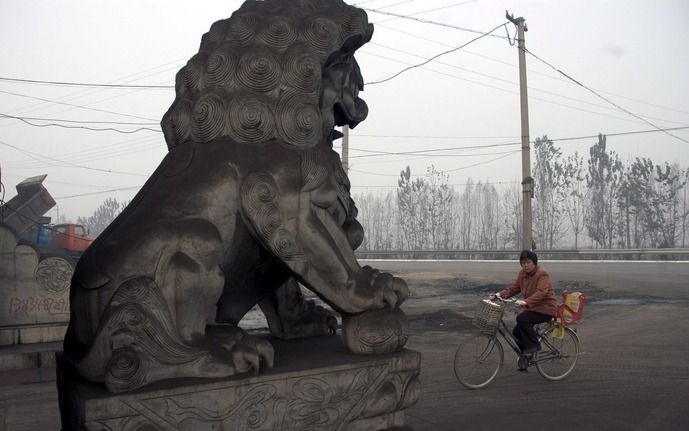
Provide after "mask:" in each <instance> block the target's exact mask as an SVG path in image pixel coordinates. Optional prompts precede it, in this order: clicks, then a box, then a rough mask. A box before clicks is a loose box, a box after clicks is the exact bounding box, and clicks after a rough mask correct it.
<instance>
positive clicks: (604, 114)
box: [360, 45, 682, 124]
mask: <svg viewBox="0 0 689 431" xmlns="http://www.w3.org/2000/svg"><path fill="white" fill-rule="evenodd" d="M379 46H383V45H379ZM360 51H361V52H362V53H364V54H368V55H372V56H375V57H377V58H382V59H384V60H389V61H394V62H396V63H401V64H410V63H407V62H405V61H401V60H398V59H395V58H390V57H385V56H383V55H380V54H374V53H371V52H369V51H367V50H365V49H362V50H360ZM410 55H416V54H411V53H410ZM438 64H443V65H446V66H448V67H453V68H455V69H460V70H466V71H468V72H470V73H475V74H479V75H482V76H484V77H487V78H491V79H496V80H500V81H503V82H506V83H509V84H510V85H515V83H513V82H511V81H508V80H505V79H501V78H495V77H492V76H489V75H485V74H481V73H479V72H474V71H471V70H468V69H464V68H461V67H459V66H455V65H451V64H448V63H443V62H438ZM423 69H424V70H427V71H429V72H433V73H436V74H439V75H444V76H447V77H450V78H452V79H457V80H459V81H466V82H470V83H472V84H476V85H480V86H481V87H486V88H492V89H494V90H498V91H503V92H505V93H510V94H517V95H518V94H519V92H517V91H512V90H507V89H505V88H502V87H497V86H495V85H490V84H486V83H483V82H480V81H475V80H473V79H468V78H462V77H459V76H457V75H454V74H450V73H445V72H440V71H438V70H434V69H430V68H427V67H424V68H423ZM535 90H536V91H539V92H541V93H546V94H550V95H553V96H556V97H561V98H565V99H569V100H572V101H575V102H579V103H584V104H588V105H593V106H597V107H600V108H603V109H610V110H613V111H616V110H615V109H614V108H609V107H607V106H603V105H598V104H595V103H591V102H587V101H583V100H578V99H574V98H571V97H566V96H561V95H559V94H555V93H552V92H549V91H545V90H540V89H537V88H536V89H535ZM529 99H530V100H538V101H541V102H545V103H550V104H552V105H557V106H562V107H564V108H568V109H573V110H576V111H581V112H587V113H589V114H594V115H599V116H603V117H608V118H614V119H616V120H622V121H628V122H633V123H637V122H638V121H635V120H632V119H630V118H627V117H619V116H615V115H610V114H606V113H603V112H596V111H591V110H589V109H584V108H580V107H578V106H573V105H568V104H565V103H559V102H555V101H553V100H548V99H544V98H542V97H536V96H531V97H530V98H529ZM660 120H661V121H665V122H668V123H674V124H682V123H678V122H676V121H669V120H664V119H660Z"/></svg>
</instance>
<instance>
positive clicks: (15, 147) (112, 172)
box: [0, 141, 148, 177]
mask: <svg viewBox="0 0 689 431" xmlns="http://www.w3.org/2000/svg"><path fill="white" fill-rule="evenodd" d="M0 144H2V145H5V146H7V147H10V148H13V149H15V150H17V151H19V152H20V153H22V154H25V155H27V156H29V157H31V158H32V159H34V160H37V161H41V162H44V163H46V164H48V165H50V164H51V163H49V162H46V161H44V160H41V159H45V160H49V161H53V162H57V163H60V164H55V163H53V164H52V166H58V167H66V166H68V167H73V168H80V169H87V170H90V171H98V172H106V173H110V174H121V175H133V176H137V177H148V175H144V174H136V173H133V172H121V171H113V170H111V169H99V168H92V167H90V166H82V165H77V164H75V163H69V162H65V161H63V160H59V159H55V158H53V157H47V156H42V155H40V154H37V153H34V152H31V151H27V150H23V149H21V148H19V147H17V146H15V145H12V144H8V143H7V142H4V141H0ZM65 165H66V166H65Z"/></svg>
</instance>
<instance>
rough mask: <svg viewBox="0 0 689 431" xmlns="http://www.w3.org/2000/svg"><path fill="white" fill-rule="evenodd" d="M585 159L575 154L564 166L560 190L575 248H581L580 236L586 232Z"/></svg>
mask: <svg viewBox="0 0 689 431" xmlns="http://www.w3.org/2000/svg"><path fill="white" fill-rule="evenodd" d="M585 181H586V177H585V173H584V158H583V157H581V156H580V155H579V153H577V152H575V153H574V155H572V156H569V157H568V158H567V161H566V162H565V165H564V184H563V187H562V188H561V189H560V195H561V199H562V204H563V207H562V208H563V211H564V213H565V215H566V216H567V220H568V221H569V227H570V229H571V232H572V234H573V235H574V248H575V249H577V248H579V235H580V234H581V233H582V231H583V230H584V202H585V198H586V194H587V188H586V182H585Z"/></svg>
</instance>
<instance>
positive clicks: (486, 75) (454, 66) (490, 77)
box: [366, 43, 682, 124]
mask: <svg viewBox="0 0 689 431" xmlns="http://www.w3.org/2000/svg"><path fill="white" fill-rule="evenodd" d="M370 45H373V46H379V47H381V48H384V49H387V50H390V51H395V52H399V53H402V54H406V55H411V56H414V57H419V58H423V56H421V55H418V54H415V53H413V52H409V51H405V50H402V49H399V48H394V47H391V46H387V45H383V44H380V43H370ZM366 53H367V54H369V55H376V54H372V53H369V52H366ZM380 57H381V58H383V57H382V56H380ZM388 59H389V60H392V61H395V62H399V63H402V64H409V63H406V62H403V61H400V60H395V59H390V58H388ZM437 64H442V65H443V66H447V67H451V68H453V69H457V70H461V71H464V72H468V73H471V74H474V75H479V76H481V77H483V78H488V79H493V80H495V81H499V82H504V83H507V84H510V85H519V84H518V83H516V82H514V81H511V80H508V79H503V78H499V77H497V76H493V75H489V74H487V73H482V72H478V71H475V70H471V69H467V68H465V67H461V66H457V65H454V64H450V63H445V62H442V61H438V62H437ZM425 69H426V70H429V71H431V72H435V73H441V72H438V71H435V70H432V69H428V68H425ZM448 76H452V75H448ZM456 79H461V80H466V81H468V82H472V83H475V84H477V85H481V86H486V87H488V88H494V89H498V90H503V91H506V92H510V91H509V90H504V89H501V88H500V87H493V86H490V85H487V84H483V83H481V82H477V81H472V80H467V79H465V78H459V77H457V78H456ZM563 82H565V81H563ZM529 90H530V91H537V92H539V93H544V94H548V95H550V96H555V97H559V98H563V99H567V100H570V101H574V102H578V103H583V104H585V105H591V106H595V107H598V108H603V109H607V110H612V111H617V109H616V108H613V107H610V106H608V105H601V104H598V103H593V102H588V101H586V100H581V99H575V98H573V97H568V96H563V95H562V94H558V93H554V92H552V91H547V90H542V89H539V88H536V87H529ZM515 94H518V93H515ZM532 98H533V99H535V100H541V101H544V102H547V103H557V102H552V101H549V100H547V99H541V98H537V97H532ZM562 106H565V107H568V108H571V109H578V110H581V111H582V112H589V113H594V114H597V115H605V114H602V113H597V112H593V111H588V110H584V109H582V108H577V107H573V106H568V105H562ZM613 118H619V119H622V120H626V118H620V117H613ZM647 118H651V119H655V120H660V121H664V122H667V123H675V124H682V123H678V122H675V121H668V120H665V119H662V118H653V117H647Z"/></svg>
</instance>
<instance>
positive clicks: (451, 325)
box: [370, 262, 689, 431]
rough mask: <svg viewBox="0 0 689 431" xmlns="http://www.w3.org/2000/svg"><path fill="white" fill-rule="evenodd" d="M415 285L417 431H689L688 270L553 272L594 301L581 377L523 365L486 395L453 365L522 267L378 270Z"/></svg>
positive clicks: (509, 357)
mask: <svg viewBox="0 0 689 431" xmlns="http://www.w3.org/2000/svg"><path fill="white" fill-rule="evenodd" d="M370 264H371V265H372V266H378V267H381V268H385V269H389V270H391V271H392V272H394V273H398V274H400V275H402V276H404V277H407V279H408V281H409V284H410V288H411V291H412V298H411V299H410V300H409V303H408V305H407V306H406V307H405V309H407V313H408V314H409V315H410V316H411V327H412V334H413V335H412V337H411V339H410V342H409V344H408V346H409V347H410V348H412V349H415V350H418V351H420V352H422V355H423V357H422V376H421V380H422V384H423V388H424V389H423V395H422V397H421V399H420V401H419V403H418V404H417V405H416V406H414V407H413V408H411V409H410V410H408V412H407V422H408V423H409V424H410V425H412V426H413V428H414V430H415V431H427V430H428V431H430V430H499V429H516V430H532V429H557V430H559V431H562V430H578V431H582V430H606V429H607V430H615V431H617V430H687V429H689V409H688V408H687V406H689V263H646V262H635V263H627V262H625V263H600V262H597V263H591V262H565V263H560V262H543V266H544V267H545V268H546V269H547V270H548V271H549V272H550V273H551V274H552V278H553V280H554V282H555V284H556V287H557V290H559V291H561V290H562V289H563V288H570V289H571V290H574V289H577V290H581V291H584V292H585V293H586V294H587V295H588V297H589V303H588V304H587V308H586V310H585V316H584V321H583V322H582V323H581V324H580V325H579V328H578V333H579V336H580V338H581V341H582V348H583V354H582V355H581V356H580V360H579V363H578V365H577V368H576V370H575V372H574V374H573V375H571V376H570V377H569V378H568V379H566V380H564V381H562V382H549V381H546V380H545V379H543V378H542V377H541V376H540V375H539V374H538V373H537V372H536V371H535V370H533V371H531V370H530V371H529V372H528V373H526V374H525V373H520V372H518V371H516V357H515V356H514V355H513V354H512V353H511V352H506V357H505V365H504V367H503V369H502V371H501V372H500V374H499V375H498V377H497V378H496V380H494V381H493V382H492V384H491V385H490V386H489V387H488V388H485V389H482V390H474V391H471V390H467V389H464V388H463V387H462V386H461V385H460V384H459V383H458V382H457V381H456V380H455V378H454V375H453V371H452V365H451V364H452V358H453V355H454V351H455V349H456V346H457V344H458V343H459V342H461V340H462V337H464V336H466V335H467V334H469V333H471V331H472V329H471V325H470V318H471V315H472V310H473V307H474V305H475V303H476V300H477V299H478V298H480V297H481V296H483V295H484V294H485V293H488V292H493V291H495V290H496V289H497V288H500V287H501V286H502V285H504V284H505V283H508V282H509V281H511V278H512V277H514V276H515V275H516V271H517V270H518V266H517V265H516V263H514V262H513V263H506V262H500V263H494V262H451V263H448V262H435V263H429V262H370Z"/></svg>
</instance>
